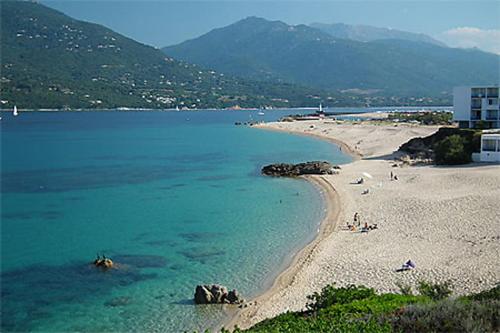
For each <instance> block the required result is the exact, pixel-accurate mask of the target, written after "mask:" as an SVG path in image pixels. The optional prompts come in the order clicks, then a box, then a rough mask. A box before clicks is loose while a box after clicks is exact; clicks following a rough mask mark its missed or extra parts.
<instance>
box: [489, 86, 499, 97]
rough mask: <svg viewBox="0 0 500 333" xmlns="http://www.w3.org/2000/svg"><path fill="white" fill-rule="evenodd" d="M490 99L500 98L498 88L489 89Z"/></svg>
mask: <svg viewBox="0 0 500 333" xmlns="http://www.w3.org/2000/svg"><path fill="white" fill-rule="evenodd" d="M487 91H488V97H498V88H488V89H487Z"/></svg>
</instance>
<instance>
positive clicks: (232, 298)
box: [194, 284, 244, 304]
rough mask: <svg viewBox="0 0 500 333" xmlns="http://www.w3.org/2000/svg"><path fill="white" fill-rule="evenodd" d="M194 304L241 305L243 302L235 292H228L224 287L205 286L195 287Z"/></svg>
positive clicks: (216, 285) (215, 285)
mask: <svg viewBox="0 0 500 333" xmlns="http://www.w3.org/2000/svg"><path fill="white" fill-rule="evenodd" d="M194 302H195V303H196V304H224V303H228V304H241V303H243V302H244V300H243V299H242V298H241V297H240V295H239V294H238V292H237V291H236V290H231V291H229V292H228V290H227V288H226V287H224V286H220V285H218V284H212V285H207V284H205V285H198V286H196V290H195V293H194Z"/></svg>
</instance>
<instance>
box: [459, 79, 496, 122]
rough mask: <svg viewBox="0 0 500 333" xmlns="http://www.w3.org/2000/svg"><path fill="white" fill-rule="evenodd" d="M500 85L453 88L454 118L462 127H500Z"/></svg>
mask: <svg viewBox="0 0 500 333" xmlns="http://www.w3.org/2000/svg"><path fill="white" fill-rule="evenodd" d="M498 95H499V87H498V86H489V87H487V86H483V87H456V88H454V89H453V120H454V121H457V122H458V125H459V127H460V128H476V127H478V126H479V125H481V126H482V127H483V128H500V106H499V105H500V103H499V102H498Z"/></svg>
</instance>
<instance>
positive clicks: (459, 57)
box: [163, 17, 500, 96]
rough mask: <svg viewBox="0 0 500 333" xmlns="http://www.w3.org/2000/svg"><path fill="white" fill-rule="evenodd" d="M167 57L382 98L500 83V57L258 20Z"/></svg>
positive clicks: (215, 32)
mask: <svg viewBox="0 0 500 333" xmlns="http://www.w3.org/2000/svg"><path fill="white" fill-rule="evenodd" d="M163 50H164V51H165V52H166V53H167V54H170V55H171V56H173V57H174V58H176V59H181V60H184V61H189V62H192V63H196V64H199V65H202V66H206V67H210V68H214V69H216V70H219V71H221V72H225V73H228V74H233V75H238V76H241V77H245V78H251V79H257V80H281V81H283V82H291V83H296V84H302V85H307V86H311V87H318V88H322V89H330V90H332V89H338V90H342V91H344V92H358V93H376V94H379V95H383V96H443V95H448V96H449V95H450V94H451V91H452V88H453V87H454V86H457V85H467V84H491V83H496V82H498V80H499V70H498V64H499V61H500V57H499V56H497V55H494V54H490V53H486V52H481V51H478V50H462V49H453V48H447V47H440V46H437V45H434V44H430V43H424V42H413V41H408V40H395V39H386V40H375V41H371V42H359V41H355V40H348V39H340V38H335V37H333V36H331V35H330V34H327V33H325V32H323V31H320V30H318V29H314V28H311V27H309V26H305V25H298V26H290V25H287V24H285V23H283V22H279V21H273V22H271V21H267V20H264V19H261V18H256V17H250V18H247V19H244V20H241V21H239V22H237V23H234V24H232V25H230V26H227V27H224V28H221V29H215V30H212V31H211V32H209V33H207V34H205V35H203V36H201V37H198V38H196V39H193V40H189V41H185V42H183V43H181V44H178V45H174V46H170V47H166V48H164V49H163Z"/></svg>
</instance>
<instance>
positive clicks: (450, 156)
mask: <svg viewBox="0 0 500 333" xmlns="http://www.w3.org/2000/svg"><path fill="white" fill-rule="evenodd" d="M467 146H468V144H467V141H466V139H464V138H463V137H461V136H459V135H457V134H454V135H450V136H449V137H447V138H445V139H443V140H441V141H439V142H437V143H436V144H435V145H434V153H435V160H436V164H451V165H454V164H466V163H469V162H471V151H470V150H468V149H467Z"/></svg>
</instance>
